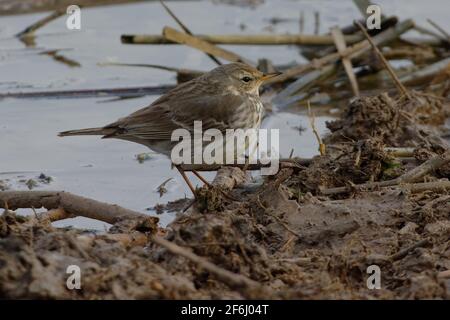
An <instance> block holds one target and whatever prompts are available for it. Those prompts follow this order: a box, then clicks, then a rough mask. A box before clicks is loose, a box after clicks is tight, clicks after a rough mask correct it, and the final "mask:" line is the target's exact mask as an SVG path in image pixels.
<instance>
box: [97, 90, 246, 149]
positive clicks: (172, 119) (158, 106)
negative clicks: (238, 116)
mask: <svg viewBox="0 0 450 320" xmlns="http://www.w3.org/2000/svg"><path fill="white" fill-rule="evenodd" d="M172 97H173V98H169V99H167V98H166V99H159V100H157V101H155V103H154V104H152V105H150V106H149V107H146V108H143V109H140V110H138V111H136V112H134V113H132V114H130V115H129V116H127V117H125V118H122V119H120V120H118V121H117V122H115V123H112V124H110V125H108V126H106V128H117V131H116V132H115V133H114V134H111V135H109V136H108V137H126V136H129V137H136V138H138V139H146V140H170V139H171V136H172V132H173V131H174V130H175V129H179V128H184V129H187V130H189V131H190V132H191V133H192V132H193V129H194V121H202V129H203V130H204V131H205V130H207V129H210V128H216V129H219V130H220V131H222V132H224V131H225V130H226V129H228V128H230V127H231V124H230V123H229V120H230V118H231V117H232V115H233V114H234V113H235V112H236V109H237V108H238V107H239V106H241V105H242V104H243V103H244V99H243V98H242V97H241V96H239V95H234V94H223V95H208V94H204V95H200V96H198V95H186V96H178V97H176V96H172ZM175 99H176V100H175Z"/></svg>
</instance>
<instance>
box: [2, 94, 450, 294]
mask: <svg viewBox="0 0 450 320" xmlns="http://www.w3.org/2000/svg"><path fill="white" fill-rule="evenodd" d="M427 99H429V98H427ZM427 99H424V100H414V101H413V102H406V101H405V100H402V99H397V100H395V99H392V98H389V97H388V96H386V95H380V96H375V97H369V98H361V99H359V100H355V101H353V102H352V103H350V105H349V106H348V108H347V110H346V111H345V112H344V113H343V117H342V118H341V119H340V120H337V121H335V122H334V123H330V124H329V126H330V129H331V131H332V133H331V134H330V136H329V137H327V139H326V142H327V144H328V148H327V150H328V153H327V154H326V155H325V156H320V157H316V158H314V159H313V161H312V163H311V164H310V165H309V166H308V167H299V168H288V169H282V170H280V172H279V173H278V174H277V175H276V176H272V177H269V178H268V179H266V181H265V182H264V184H263V185H262V186H261V187H259V188H258V189H257V190H256V191H255V190H254V189H249V188H247V187H245V185H244V186H242V185H241V186H238V188H236V189H235V190H233V191H232V192H231V194H230V195H229V196H224V195H223V192H221V191H219V190H218V189H217V188H213V189H206V188H203V189H201V190H199V193H198V196H199V201H198V202H197V204H196V205H195V206H194V207H193V208H191V209H190V210H188V211H187V212H185V213H183V214H179V215H178V217H177V218H176V219H175V221H174V222H173V223H171V224H170V226H169V227H168V228H166V229H160V230H159V231H158V235H159V236H163V237H164V238H165V239H166V240H168V241H170V242H172V243H175V244H177V245H178V246H180V247H182V248H184V250H186V251H188V252H192V253H194V254H195V255H196V256H197V257H203V259H206V260H207V261H209V262H210V263H213V264H214V265H215V266H216V267H218V268H220V269H222V270H223V269H225V270H228V271H231V272H233V273H234V274H239V275H241V276H245V277H246V279H248V280H249V281H247V282H245V283H244V284H243V285H241V286H238V285H236V283H235V282H232V281H229V280H227V279H226V278H223V277H220V276H218V275H217V273H214V272H212V270H209V269H208V270H206V269H205V268H200V267H199V263H198V262H193V261H192V260H187V259H186V258H185V257H183V256H182V255H179V254H174V253H173V252H170V251H169V250H167V249H166V248H164V247H162V246H160V245H157V244H156V243H154V242H152V241H151V236H152V235H148V241H144V242H146V244H145V245H143V244H142V243H133V242H131V243H130V242H126V243H124V242H123V241H119V240H118V238H117V237H114V233H116V234H118V233H120V234H123V233H124V231H127V230H125V229H126V228H125V229H124V228H123V225H121V226H117V227H115V228H113V229H112V230H111V231H110V232H109V233H106V234H102V235H95V234H89V233H86V232H82V231H79V230H63V229H55V228H53V227H52V226H51V225H50V224H49V223H48V222H46V221H40V220H39V219H36V218H34V217H33V218H23V217H20V216H17V215H15V214H14V213H11V212H7V213H5V214H3V215H2V216H0V297H3V298H55V299H59V298H80V299H98V298H102V299H103V298H112V299H129V298H147V299H158V298H166V299H173V298H175V299H183V298H184V299H197V298H200V299H203V298H206V299H211V298H237V299H239V298H278V299H297V298H308V299H320V298H335V299H368V298H375V299H428V298H431V299H448V298H450V277H449V276H448V270H449V269H450V240H449V239H450V195H449V193H448V190H447V191H446V190H437V191H436V190H435V191H425V192H420V193H413V192H409V191H407V190H406V189H404V188H402V187H393V188H383V189H379V190H376V191H371V192H363V191H357V190H356V189H355V190H354V191H351V192H347V193H343V194H339V195H334V196H332V197H326V196H324V195H323V194H321V190H323V189H324V188H331V187H340V186H345V185H353V184H360V183H364V182H370V181H383V180H389V179H392V178H396V177H398V176H400V175H401V174H403V173H404V172H406V171H408V170H410V169H411V168H412V167H414V166H417V165H418V164H420V163H422V162H423V161H425V160H427V159H429V158H430V157H432V156H435V155H437V154H441V153H443V152H444V151H445V150H447V149H448V146H447V144H446V142H445V141H444V140H442V139H441V138H439V130H438V129H437V127H436V126H433V129H431V127H430V126H428V125H429V124H430V123H431V124H433V125H436V120H437V119H440V118H441V117H442V116H443V114H445V112H446V111H445V108H446V106H443V105H442V104H439V103H437V104H436V105H433V104H432V103H434V102H436V101H435V100H433V101H432V102H430V101H428V100H427ZM430 99H431V98H430ZM447 107H448V106H447ZM430 110H432V111H430ZM434 112H436V113H437V114H439V116H438V115H437V114H434ZM422 113H423V114H424V115H426V114H432V115H430V117H423V116H421V114H422ZM331 144H333V145H334V147H331ZM386 146H389V147H392V146H413V147H414V148H415V152H414V158H411V159H409V160H408V161H403V160H399V159H396V158H394V157H393V156H392V155H391V154H389V153H387V152H386V151H385V150H384V147H386ZM449 177H450V170H449V168H448V167H442V168H440V169H439V170H436V172H431V173H430V174H428V175H427V176H426V177H425V178H424V179H425V181H435V180H437V179H448V178H449ZM233 198H238V199H239V200H240V201H235V200H232V199H233ZM161 209H163V208H161ZM127 232H129V231H127ZM135 233H136V231H134V233H132V234H135ZM71 264H76V265H79V266H80V267H81V269H82V290H73V291H71V290H67V289H66V287H65V284H66V279H67V276H68V275H67V274H66V268H67V266H68V265H71ZM370 265H377V266H379V267H380V269H381V289H379V290H371V289H368V287H367V283H366V281H367V278H368V277H369V274H368V273H367V268H368V266H370ZM250 279H251V280H252V281H251V280H250Z"/></svg>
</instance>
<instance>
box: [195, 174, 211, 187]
mask: <svg viewBox="0 0 450 320" xmlns="http://www.w3.org/2000/svg"><path fill="white" fill-rule="evenodd" d="M192 173H193V174H195V175H196V176H197V178H199V179H200V180H201V181H202V182H203V183H204V184H206V185H207V186H208V188H211V184H210V183H209V182H208V181H206V179H205V178H203V177H202V176H201V175H200V173H198V172H197V171H196V170H192Z"/></svg>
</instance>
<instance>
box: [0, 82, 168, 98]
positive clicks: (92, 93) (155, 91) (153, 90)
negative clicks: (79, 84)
mask: <svg viewBox="0 0 450 320" xmlns="http://www.w3.org/2000/svg"><path fill="white" fill-rule="evenodd" d="M173 88H175V86H174V85H162V86H156V87H135V88H113V89H86V90H65V91H64V90H63V91H37V92H12V93H0V99H4V98H15V99H39V98H43V99H47V98H58V99H67V98H92V97H141V96H145V95H160V94H163V93H166V92H167V91H169V90H171V89H173Z"/></svg>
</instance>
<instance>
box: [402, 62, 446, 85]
mask: <svg viewBox="0 0 450 320" xmlns="http://www.w3.org/2000/svg"><path fill="white" fill-rule="evenodd" d="M449 65H450V58H446V59H443V60H441V61H438V62H435V63H433V64H430V65H427V66H426V67H424V68H422V69H420V70H417V71H415V72H413V73H410V74H408V75H406V76H404V77H402V78H400V82H401V83H403V84H407V85H415V84H419V83H425V82H427V81H428V80H431V79H432V78H433V77H434V76H435V75H436V74H438V73H440V72H442V71H444V70H446V69H447V68H448V66H449Z"/></svg>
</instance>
